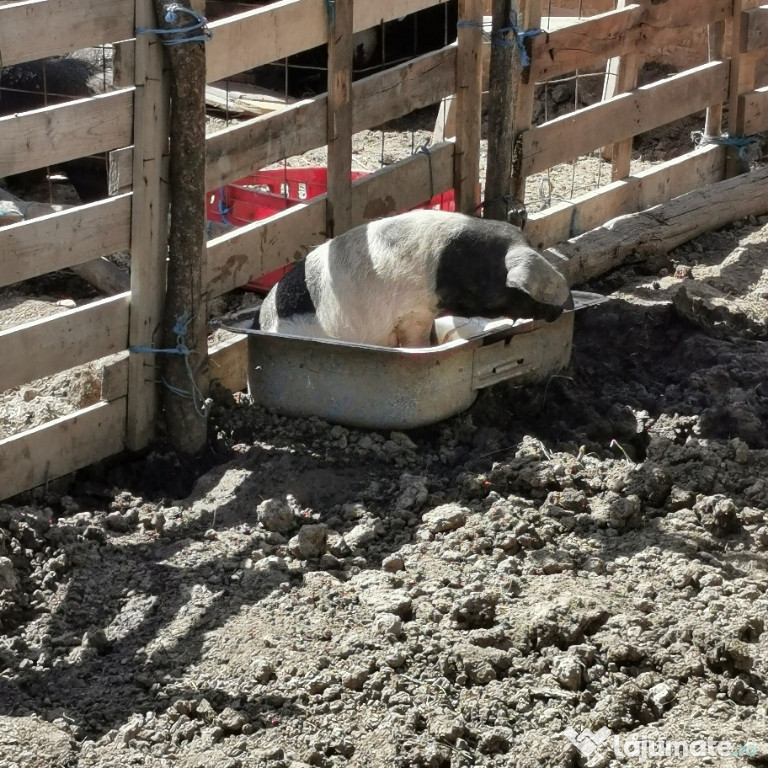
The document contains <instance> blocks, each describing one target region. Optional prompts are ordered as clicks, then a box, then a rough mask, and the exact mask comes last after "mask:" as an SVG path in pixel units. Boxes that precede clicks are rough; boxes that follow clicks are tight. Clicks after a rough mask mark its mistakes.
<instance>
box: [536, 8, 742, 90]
mask: <svg viewBox="0 0 768 768" xmlns="http://www.w3.org/2000/svg"><path fill="white" fill-rule="evenodd" d="M731 4H732V0H707V2H704V3H703V2H701V0H667V2H664V3H651V4H648V5H643V6H640V5H638V4H632V5H628V6H627V7H626V8H624V9H620V10H617V11H610V12H608V13H603V14H600V15H599V16H594V17H592V18H590V19H588V20H586V21H582V22H580V23H578V24H572V25H569V26H567V27H564V28H563V29H558V30H555V31H553V32H551V33H548V34H544V35H538V36H537V37H534V38H533V43H532V55H531V58H532V64H531V78H532V79H533V80H536V81H537V82H538V81H541V80H550V79H552V78H555V77H561V76H562V75H565V74H567V73H569V72H575V71H576V70H577V69H578V70H581V71H590V70H595V69H599V68H600V67H602V66H603V64H604V63H605V62H606V61H607V60H608V59H610V58H613V57H616V56H623V55H625V54H629V53H633V54H637V55H639V56H641V57H642V56H643V55H644V54H646V53H649V52H652V51H654V50H659V49H661V48H663V47H665V46H666V45H669V44H670V43H673V42H674V41H675V40H676V39H677V38H678V37H679V36H680V35H681V33H683V32H685V31H687V30H688V28H689V27H691V26H697V27H703V26H706V25H707V24H712V23H714V22H716V21H719V20H720V19H725V18H728V17H729V16H730V15H731Z"/></svg>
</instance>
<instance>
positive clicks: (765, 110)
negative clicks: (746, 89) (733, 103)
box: [739, 86, 768, 136]
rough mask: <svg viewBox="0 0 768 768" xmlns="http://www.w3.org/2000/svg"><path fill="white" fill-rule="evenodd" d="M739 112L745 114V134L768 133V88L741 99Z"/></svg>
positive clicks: (747, 94) (752, 92) (759, 89)
mask: <svg viewBox="0 0 768 768" xmlns="http://www.w3.org/2000/svg"><path fill="white" fill-rule="evenodd" d="M739 111H741V112H743V113H744V133H745V134H746V135H747V136H749V135H751V134H753V133H762V132H763V131H768V86H766V87H765V88H758V89H757V90H755V91H751V92H750V93H745V94H744V95H743V96H742V97H741V106H740V107H739Z"/></svg>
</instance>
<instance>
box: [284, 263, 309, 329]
mask: <svg viewBox="0 0 768 768" xmlns="http://www.w3.org/2000/svg"><path fill="white" fill-rule="evenodd" d="M275 309H276V310H277V316H278V317H294V316H295V315H312V314H315V302H314V301H312V296H311V295H310V293H309V289H308V288H307V281H306V262H304V261H298V262H296V265H295V266H294V267H293V269H291V271H290V272H288V273H287V274H285V275H284V276H283V277H282V278H281V279H280V282H279V283H278V284H277V286H276V287H275Z"/></svg>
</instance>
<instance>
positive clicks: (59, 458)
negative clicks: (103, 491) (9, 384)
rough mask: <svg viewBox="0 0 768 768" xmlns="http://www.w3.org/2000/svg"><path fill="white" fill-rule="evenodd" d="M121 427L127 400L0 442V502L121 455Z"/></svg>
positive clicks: (124, 419)
mask: <svg viewBox="0 0 768 768" xmlns="http://www.w3.org/2000/svg"><path fill="white" fill-rule="evenodd" d="M125 426H126V410H125V398H121V399H119V400H114V401H112V402H109V403H107V402H101V403H96V405H92V406H90V407H89V408H84V409H82V410H80V411H76V412H75V413H73V414H70V415H69V416H62V417H60V418H58V419H55V420H53V421H50V422H48V423H46V424H43V425H41V426H39V427H35V428H34V429H30V430H27V431H26V432H21V433H20V434H18V435H14V436H13V437H9V438H6V439H5V440H0V498H7V497H9V496H13V495H14V494H17V493H21V491H25V490H27V489H28V488H34V487H35V486H36V485H42V484H43V483H46V482H48V481H49V480H53V479H54V478H57V477H61V476H62V475H66V474H68V473H70V472H74V471H75V470H76V469H80V468H81V467H87V466H88V465H89V464H93V463H94V462H95V461H100V460H101V459H104V458H105V457H107V456H113V455H114V454H116V453H120V451H122V450H123V448H124V445H125Z"/></svg>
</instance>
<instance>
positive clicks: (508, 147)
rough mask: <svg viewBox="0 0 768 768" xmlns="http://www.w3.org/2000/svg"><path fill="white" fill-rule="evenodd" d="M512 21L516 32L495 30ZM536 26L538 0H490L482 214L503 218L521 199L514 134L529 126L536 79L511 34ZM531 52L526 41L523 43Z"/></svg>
mask: <svg viewBox="0 0 768 768" xmlns="http://www.w3.org/2000/svg"><path fill="white" fill-rule="evenodd" d="M511 19H515V20H516V26H517V29H516V30H512V31H511V32H507V33H506V35H504V34H502V33H501V31H500V30H504V29H507V28H508V27H509V26H510V20H511ZM540 24H541V0H494V3H493V16H492V30H491V38H492V39H491V66H490V72H489V80H490V84H489V94H488V101H489V105H488V169H487V174H486V183H485V203H484V207H483V211H484V213H483V215H484V216H485V217H486V218H488V219H506V218H507V213H508V211H509V210H510V206H511V204H512V201H517V202H521V203H522V202H523V201H524V197H525V176H524V175H523V174H522V172H521V170H520V163H521V159H522V158H521V157H520V152H519V146H518V145H519V137H520V136H521V134H522V133H523V132H524V131H526V130H528V129H529V128H530V127H531V122H532V116H533V99H534V94H535V83H532V82H530V80H529V74H530V65H529V64H528V65H525V66H524V64H523V60H522V55H521V54H522V52H521V50H520V49H519V48H518V46H517V44H516V40H515V36H516V33H517V32H518V31H519V32H521V33H522V32H523V31H526V30H533V29H537V28H538V27H539V25H540ZM522 44H523V45H524V46H525V48H526V51H527V52H530V48H529V46H528V43H527V42H525V41H524V40H523V43H522Z"/></svg>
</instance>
